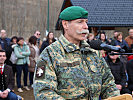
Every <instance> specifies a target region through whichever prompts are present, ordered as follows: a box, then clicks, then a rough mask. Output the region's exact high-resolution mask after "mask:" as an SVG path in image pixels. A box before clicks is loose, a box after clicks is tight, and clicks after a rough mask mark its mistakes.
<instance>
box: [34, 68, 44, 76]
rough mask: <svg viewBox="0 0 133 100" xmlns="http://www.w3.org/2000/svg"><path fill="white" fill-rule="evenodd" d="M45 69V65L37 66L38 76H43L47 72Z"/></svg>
mask: <svg viewBox="0 0 133 100" xmlns="http://www.w3.org/2000/svg"><path fill="white" fill-rule="evenodd" d="M44 69H45V68H44V66H42V67H39V68H37V71H36V77H37V78H39V77H42V76H43V75H44V73H45V70H44Z"/></svg>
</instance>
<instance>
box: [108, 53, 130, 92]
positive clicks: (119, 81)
mask: <svg viewBox="0 0 133 100" xmlns="http://www.w3.org/2000/svg"><path fill="white" fill-rule="evenodd" d="M105 60H106V62H107V64H108V65H109V67H110V69H111V72H112V74H113V76H114V79H115V84H116V87H117V88H118V89H119V90H120V93H121V94H125V93H129V94H131V91H130V90H129V89H128V88H127V87H126V82H127V77H126V72H125V68H124V66H123V62H121V61H120V58H119V55H108V56H107V57H106V58H105Z"/></svg>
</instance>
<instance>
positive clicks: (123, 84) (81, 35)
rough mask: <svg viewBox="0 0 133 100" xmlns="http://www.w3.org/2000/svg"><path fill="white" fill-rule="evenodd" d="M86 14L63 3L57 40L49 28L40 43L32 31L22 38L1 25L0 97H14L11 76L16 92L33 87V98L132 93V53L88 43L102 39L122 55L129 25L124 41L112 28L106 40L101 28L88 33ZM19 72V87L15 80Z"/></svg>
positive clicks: (129, 47) (131, 46)
mask: <svg viewBox="0 0 133 100" xmlns="http://www.w3.org/2000/svg"><path fill="white" fill-rule="evenodd" d="M77 10H78V12H76V11H77ZM68 12H69V13H68ZM70 12H71V14H70ZM79 13H81V14H79ZM68 14H69V15H68ZM87 16H88V12H87V11H86V10H85V9H83V8H81V7H74V6H73V7H68V8H67V9H66V10H64V11H62V13H61V14H60V19H61V26H62V30H63V34H62V35H61V36H60V37H59V39H58V40H57V41H56V39H55V38H54V33H53V32H49V33H48V35H47V38H46V40H45V41H41V39H40V36H41V33H40V32H39V31H35V32H34V34H33V36H30V37H29V39H28V40H24V37H18V36H13V37H12V38H11V39H10V38H8V37H7V33H6V30H3V29H2V30H1V31H0V62H1V63H0V67H1V70H0V71H1V74H0V78H1V84H0V100H1V98H11V97H13V100H17V98H19V96H17V95H15V94H14V92H13V87H14V84H15V81H14V78H15V77H16V83H17V88H18V92H24V91H23V89H25V90H27V91H30V88H29V86H30V87H34V95H35V98H36V99H37V100H41V99H44V98H45V99H51V98H52V99H60V100H63V99H76V98H80V99H81V98H82V99H87V98H90V100H95V99H97V98H108V97H111V96H117V95H120V94H125V93H129V94H132V91H133V74H132V72H133V68H132V66H133V65H132V64H133V55H110V53H109V52H107V51H105V50H99V51H96V50H94V49H91V48H88V47H89V43H90V42H91V41H92V40H100V41H101V42H102V43H106V44H109V45H113V46H117V47H119V48H122V49H124V50H125V51H126V52H127V53H133V29H129V36H127V37H126V38H125V39H123V34H122V32H114V37H113V38H108V37H107V36H106V33H105V32H104V31H100V32H98V35H97V36H95V35H94V34H93V33H89V31H88V26H87V21H88V20H87ZM86 34H88V37H86ZM86 38H87V39H86ZM84 40H86V41H84ZM49 45H50V46H49ZM46 47H47V48H46ZM99 53H100V54H102V56H100V54H99ZM111 53H117V52H113V51H112V52H111ZM40 54H41V55H40ZM12 56H14V59H13V60H11V57H12ZM39 56H40V57H39ZM1 59H2V60H1ZM2 61H3V62H2ZM105 61H106V63H105ZM2 66H3V69H2ZM108 66H109V67H108ZM6 68H8V70H6ZM3 70H4V71H3ZM6 71H7V72H6ZM8 71H9V72H8ZM22 71H23V81H24V86H22V84H21V77H22V76H21V75H22ZM9 73H10V74H9ZM28 73H29V83H27V82H28V81H27V79H28ZM8 74H9V75H8ZM34 75H35V81H34ZM79 80H80V81H79ZM8 81H10V82H8ZM6 82H8V84H7V83H6ZM33 85H34V86H33ZM98 90H99V91H98ZM40 91H41V92H40ZM100 91H101V92H100ZM119 91H120V94H119ZM4 93H5V94H4ZM8 93H10V95H8ZM94 98H95V99H94ZM20 99H21V98H20ZM97 100H98V99H97Z"/></svg>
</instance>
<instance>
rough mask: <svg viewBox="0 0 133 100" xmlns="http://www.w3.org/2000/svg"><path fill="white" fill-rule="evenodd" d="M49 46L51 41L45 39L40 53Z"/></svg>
mask: <svg viewBox="0 0 133 100" xmlns="http://www.w3.org/2000/svg"><path fill="white" fill-rule="evenodd" d="M55 41H56V40H55V39H54V40H53V42H55ZM47 46H49V41H48V40H46V41H43V43H42V45H41V48H40V54H41V52H42V51H43V50H44V49H45V48H46V47H47Z"/></svg>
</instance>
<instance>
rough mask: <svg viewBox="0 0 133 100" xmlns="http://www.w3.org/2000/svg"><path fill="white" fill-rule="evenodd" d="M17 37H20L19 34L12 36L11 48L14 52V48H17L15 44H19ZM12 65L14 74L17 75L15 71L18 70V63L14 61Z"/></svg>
mask: <svg viewBox="0 0 133 100" xmlns="http://www.w3.org/2000/svg"><path fill="white" fill-rule="evenodd" d="M17 39H18V37H17V36H13V37H12V38H11V42H10V46H11V48H12V52H14V48H15V46H16V45H17ZM10 60H11V59H10ZM11 62H12V61H11ZM11 66H12V69H13V74H14V76H15V73H16V72H17V70H16V63H14V62H12V64H11Z"/></svg>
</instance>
